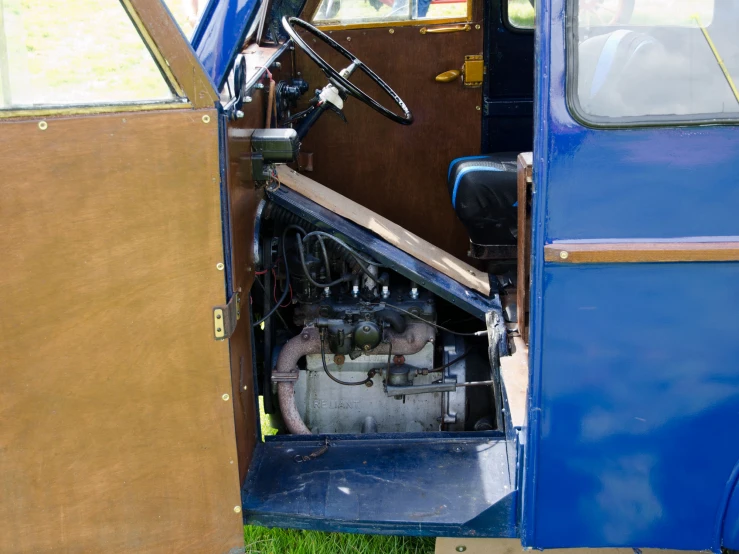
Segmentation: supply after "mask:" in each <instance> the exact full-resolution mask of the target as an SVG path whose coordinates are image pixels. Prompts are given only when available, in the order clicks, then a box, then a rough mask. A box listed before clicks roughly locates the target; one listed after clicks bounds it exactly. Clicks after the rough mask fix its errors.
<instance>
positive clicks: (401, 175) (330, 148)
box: [296, 3, 482, 259]
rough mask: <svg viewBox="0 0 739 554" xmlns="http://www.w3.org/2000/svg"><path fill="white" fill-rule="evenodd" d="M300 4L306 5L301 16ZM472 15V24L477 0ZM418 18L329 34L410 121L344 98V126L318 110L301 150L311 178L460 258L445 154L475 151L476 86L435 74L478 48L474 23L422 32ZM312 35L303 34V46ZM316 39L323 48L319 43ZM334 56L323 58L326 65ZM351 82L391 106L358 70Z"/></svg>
mask: <svg viewBox="0 0 739 554" xmlns="http://www.w3.org/2000/svg"><path fill="white" fill-rule="evenodd" d="M478 4H480V3H478ZM309 10H310V6H308V7H306V9H305V10H304V14H305V13H311V12H310V11H309ZM478 12H479V13H478ZM475 13H476V14H477V15H476V17H475V20H476V21H478V22H479V21H480V19H481V4H480V5H479V6H476V7H475ZM420 23H421V22H419V26H412V27H394V28H391V29H388V28H376V29H351V30H343V31H332V32H331V36H332V37H333V38H334V39H335V40H337V41H339V42H340V43H341V44H342V45H344V46H345V47H346V48H348V49H349V50H351V51H352V53H354V54H355V55H356V56H357V57H358V58H359V59H360V60H362V62H363V63H365V64H366V65H367V66H369V67H370V68H371V69H372V70H374V71H375V72H376V73H377V74H378V75H379V76H380V77H381V78H382V79H384V80H385V81H386V82H387V83H388V84H389V85H390V86H391V87H392V88H393V89H394V90H395V91H396V92H397V93H398V94H399V95H400V97H401V98H402V99H403V100H404V101H405V102H406V104H407V105H408V107H409V108H410V110H411V111H412V112H413V116H414V117H415V121H414V123H413V124H412V125H410V126H403V125H398V124H397V123H393V122H391V121H390V120H388V119H386V118H384V117H382V116H381V115H380V114H378V113H377V112H375V111H373V110H371V109H370V108H368V107H367V106H365V105H364V104H362V103H360V102H359V101H357V100H356V99H354V98H349V100H347V102H346V103H345V110H344V111H345V113H346V117H347V120H348V124H344V123H343V122H341V121H340V120H339V119H338V118H337V117H336V116H334V115H333V114H326V115H324V116H323V117H322V118H321V120H319V122H318V123H317V124H316V125H315V127H314V128H313V129H312V130H311V131H310V132H309V133H308V135H307V137H306V139H305V141H304V144H303V147H302V150H303V151H307V152H313V166H314V171H313V172H312V173H309V174H308V175H309V176H310V177H311V179H314V180H316V181H318V182H320V183H322V184H324V185H326V186H328V187H330V188H331V189H333V190H335V191H337V192H339V193H340V194H342V195H344V196H347V197H348V198H350V199H351V200H354V201H355V202H358V203H359V204H362V205H363V206H366V207H367V208H369V209H370V210H372V211H375V212H377V213H379V214H380V215H382V216H383V217H386V218H388V219H390V220H391V221H393V222H395V223H397V224H399V225H402V226H403V227H405V228H406V229H407V230H409V231H411V232H412V233H415V234H417V235H419V236H420V237H422V238H424V239H426V240H427V241H429V242H431V243H432V244H434V245H435V246H437V247H439V248H441V249H442V250H446V251H447V252H449V253H451V254H453V255H455V256H457V257H459V258H461V259H465V258H466V255H467V250H468V246H469V236H468V235H467V232H466V230H465V229H464V227H463V226H462V224H461V223H460V221H459V220H458V219H457V216H456V214H455V213H454V209H453V208H452V203H451V199H450V197H449V192H448V190H447V184H446V183H447V171H448V167H449V163H450V162H451V161H452V160H453V159H454V158H458V157H461V156H470V155H474V154H479V152H480V137H481V111H480V108H481V105H482V89H480V88H463V87H462V85H461V83H460V82H459V81H455V82H452V83H437V82H435V80H434V79H435V77H436V75H438V74H439V73H442V72H444V71H447V70H450V69H460V68H461V67H462V64H463V63H464V56H465V55H471V54H482V30H481V29H480V28H477V27H480V26H479V25H474V24H473V25H472V26H471V29H470V30H469V31H462V32H454V33H439V34H433V33H426V34H423V33H421V31H420V30H421V26H422V25H421V24H420ZM312 40H313V39H312V38H309V39H308V41H309V44H311V45H313V42H312ZM316 46H317V51H318V52H319V53H321V54H322V55H323V53H324V52H325V50H324V49H320V45H316ZM296 57H297V68H298V70H300V71H302V72H303V75H304V77H305V78H306V79H307V80H308V82H309V83H310V85H311V88H315V87H322V86H324V85H325V84H326V78H325V77H324V76H323V74H322V73H321V71H320V70H319V69H318V68H317V66H316V65H315V64H313V63H312V62H311V61H310V60H309V59H308V58H307V57H306V56H305V55H304V54H302V52H297V54H296ZM335 59H336V58H334V57H331V61H332V62H333V61H334V60H335ZM336 63H338V60H337V61H336ZM342 67H343V66H342ZM352 80H353V81H355V82H357V83H358V85H359V86H360V87H361V88H363V89H365V87H366V89H365V90H366V91H367V92H368V93H370V94H377V96H376V98H377V99H378V100H380V101H381V102H383V103H384V104H385V105H386V106H388V107H389V106H391V105H392V101H391V100H390V99H389V98H387V97H382V96H380V95H379V94H378V92H377V90H378V89H377V88H376V87H371V86H370V85H369V83H368V82H367V81H368V80H367V79H366V78H365V77H364V76H363V75H362V74H360V73H359V72H357V73H355V74H354V76H352Z"/></svg>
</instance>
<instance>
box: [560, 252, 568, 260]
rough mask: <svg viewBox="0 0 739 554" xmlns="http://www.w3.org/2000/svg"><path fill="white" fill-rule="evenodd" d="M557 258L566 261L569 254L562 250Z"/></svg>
mask: <svg viewBox="0 0 739 554" xmlns="http://www.w3.org/2000/svg"><path fill="white" fill-rule="evenodd" d="M559 257H560V258H562V259H563V260H566V259H567V258H569V257H570V253H569V252H567V251H566V250H562V252H560V253H559Z"/></svg>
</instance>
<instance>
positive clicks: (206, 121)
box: [203, 115, 210, 123]
mask: <svg viewBox="0 0 739 554" xmlns="http://www.w3.org/2000/svg"><path fill="white" fill-rule="evenodd" d="M203 123H210V116H209V115H204V116H203Z"/></svg>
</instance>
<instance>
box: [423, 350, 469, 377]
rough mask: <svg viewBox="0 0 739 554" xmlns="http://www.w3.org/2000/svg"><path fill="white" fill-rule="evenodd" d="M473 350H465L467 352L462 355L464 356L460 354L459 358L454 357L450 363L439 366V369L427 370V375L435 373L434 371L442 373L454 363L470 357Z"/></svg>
mask: <svg viewBox="0 0 739 554" xmlns="http://www.w3.org/2000/svg"><path fill="white" fill-rule="evenodd" d="M473 350H474V348H470V349H469V350H467V352H465V353H464V354H462V355H461V356H457V357H456V358H454V359H453V360H452V361H451V362H447V363H445V364H444V365H440V366H439V367H435V368H434V369H429V373H434V372H436V371H444V370H445V369H446V368H448V367H449V366H453V365H454V364H456V363H457V362H458V361H460V360H462V359H464V358H466V357H467V356H469V355H470V354H471V353H472V351H473Z"/></svg>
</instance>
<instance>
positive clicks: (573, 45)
mask: <svg viewBox="0 0 739 554" xmlns="http://www.w3.org/2000/svg"><path fill="white" fill-rule="evenodd" d="M579 2H580V0H566V4H565V16H564V22H565V44H564V49H565V97H566V107H567V111H568V112H569V114H570V116H571V117H572V118H573V119H574V120H575V121H576V122H577V123H579V124H580V125H582V126H584V127H588V128H592V129H639V128H653V127H695V126H705V125H721V126H727V125H737V124H739V108H737V111H736V113H732V114H730V115H723V116H722V114H721V113H716V114H686V115H638V116H618V117H604V116H593V115H591V114H588V113H586V112H585V111H584V110H583V109H582V106H581V104H580V98H579V95H578V78H579V74H580V72H579V59H578V58H579V56H578V53H579V47H580V45H579V43H578V18H577V14H578V9H579ZM613 27H614V29H620V28H624V27H627V26H626V25H614V26H613Z"/></svg>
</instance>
